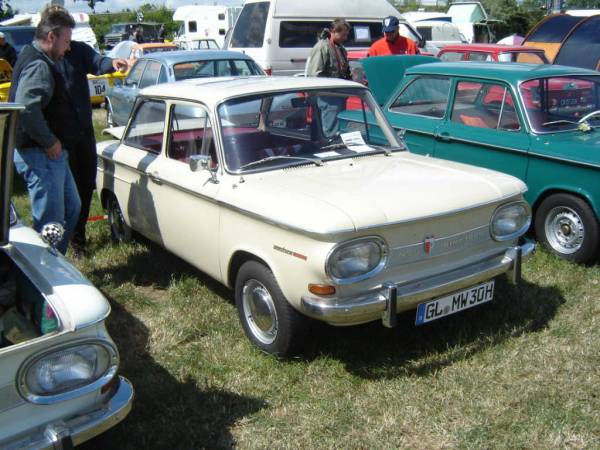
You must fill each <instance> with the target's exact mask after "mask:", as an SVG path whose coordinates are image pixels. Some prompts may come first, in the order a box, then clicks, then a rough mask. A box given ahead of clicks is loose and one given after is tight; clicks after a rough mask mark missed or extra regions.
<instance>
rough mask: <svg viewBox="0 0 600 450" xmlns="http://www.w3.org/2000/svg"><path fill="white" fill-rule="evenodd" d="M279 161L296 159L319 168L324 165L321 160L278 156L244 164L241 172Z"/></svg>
mask: <svg viewBox="0 0 600 450" xmlns="http://www.w3.org/2000/svg"><path fill="white" fill-rule="evenodd" d="M277 159H296V160H299V161H308V162H311V163H314V164H315V165H317V166H322V165H323V161H322V160H321V159H319V158H306V157H304V156H286V155H276V156H267V157H266V158H263V159H259V160H257V161H252V162H249V163H247V164H244V165H243V166H241V167H240V169H239V170H243V169H247V168H248V167H252V166H257V165H259V164H263V163H266V162H269V161H275V160H277Z"/></svg>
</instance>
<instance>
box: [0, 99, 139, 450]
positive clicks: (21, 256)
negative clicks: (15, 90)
mask: <svg viewBox="0 0 600 450" xmlns="http://www.w3.org/2000/svg"><path fill="white" fill-rule="evenodd" d="M19 109H20V107H18V106H15V105H11V104H4V105H2V106H0V133H1V134H0V148H1V150H0V152H1V153H0V173H1V178H0V183H1V185H2V196H1V200H0V210H1V214H2V216H1V217H2V228H1V230H0V239H1V242H0V367H1V370H0V448H2V449H5V450H6V449H62V448H71V447H72V446H73V445H78V444H81V443H82V442H85V441H87V440H89V439H91V438H93V437H94V436H96V435H98V434H100V433H102V432H104V431H106V430H107V429H109V428H110V427H112V426H113V425H115V424H117V423H119V422H120V421H121V420H123V419H124V418H125V416H127V414H128V413H129V411H130V409H131V402H132V399H133V389H132V387H131V384H130V383H129V381H127V380H126V379H125V378H122V377H119V376H118V375H117V369H118V367H119V354H118V352H117V348H116V347H115V344H114V342H113V341H112V339H111V338H110V336H109V335H108V333H107V331H106V328H105V325H104V321H105V319H106V318H107V316H108V314H109V313H110V306H109V304H108V302H107V301H106V299H105V298H104V297H103V296H102V294H101V293H100V292H99V291H98V290H97V289H96V288H94V286H92V285H91V284H90V282H89V281H88V280H87V279H86V278H85V277H84V276H83V275H82V274H81V273H80V272H79V271H78V270H77V269H75V268H74V267H73V266H72V265H71V264H70V263H69V262H68V261H67V260H66V259H65V258H64V257H63V256H62V255H60V254H58V252H57V251H56V250H55V249H54V248H53V247H52V246H51V245H48V244H47V243H45V242H44V241H42V239H41V238H40V236H39V235H38V234H37V233H36V232H35V231H34V230H32V229H31V228H29V227H26V226H24V225H23V224H22V223H20V222H19V220H18V218H17V215H16V213H15V211H14V209H13V208H12V206H11V203H10V195H11V189H12V166H13V164H12V156H13V148H14V138H13V136H14V129H15V128H14V127H15V119H16V116H17V113H18V111H19ZM61 231H62V230H61V228H60V227H59V226H56V225H55V224H49V225H48V226H46V227H45V228H44V230H42V235H44V237H45V238H46V240H47V241H48V242H49V243H54V244H55V243H56V242H57V241H56V239H58V238H59V236H60V234H61Z"/></svg>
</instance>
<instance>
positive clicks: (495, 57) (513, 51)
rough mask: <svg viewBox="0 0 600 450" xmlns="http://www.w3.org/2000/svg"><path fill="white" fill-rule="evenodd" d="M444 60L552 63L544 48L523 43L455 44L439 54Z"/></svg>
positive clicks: (446, 47) (447, 46)
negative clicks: (526, 45)
mask: <svg viewBox="0 0 600 450" xmlns="http://www.w3.org/2000/svg"><path fill="white" fill-rule="evenodd" d="M437 57H438V58H440V59H441V60H442V61H494V62H520V63H531V64H550V62H549V61H548V59H547V58H546V55H545V54H544V50H542V49H539V48H535V47H524V46H521V45H502V44H455V45H446V46H445V47H444V48H443V49H441V50H440V52H439V53H438V54H437Z"/></svg>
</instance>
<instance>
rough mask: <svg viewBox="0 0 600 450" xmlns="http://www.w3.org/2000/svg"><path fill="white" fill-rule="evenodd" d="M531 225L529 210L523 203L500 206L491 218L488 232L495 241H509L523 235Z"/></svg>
mask: <svg viewBox="0 0 600 450" xmlns="http://www.w3.org/2000/svg"><path fill="white" fill-rule="evenodd" d="M530 224H531V209H530V208H529V205H528V204H527V203H525V202H517V203H509V204H508V205H503V206H500V207H499V208H498V209H496V211H495V212H494V215H493V216H492V223H491V227H490V232H491V234H492V238H493V239H494V240H496V241H509V240H511V239H515V238H518V237H519V236H521V235H523V234H525V232H526V231H527V229H528V228H529V225H530Z"/></svg>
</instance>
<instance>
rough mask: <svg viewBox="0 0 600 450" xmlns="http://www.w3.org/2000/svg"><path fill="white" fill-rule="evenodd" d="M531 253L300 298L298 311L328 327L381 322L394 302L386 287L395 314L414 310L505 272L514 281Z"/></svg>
mask: <svg viewBox="0 0 600 450" xmlns="http://www.w3.org/2000/svg"><path fill="white" fill-rule="evenodd" d="M534 251H535V243H533V242H526V243H524V244H523V245H522V246H516V247H509V248H507V249H506V250H505V251H504V252H503V253H498V254H496V255H494V256H492V257H489V258H486V259H484V260H482V261H477V262H475V263H472V264H469V265H467V266H463V267H458V268H456V269H454V270H451V271H449V272H445V273H440V274H438V275H435V276H432V277H428V278H426V279H416V280H410V281H407V282H405V283H401V284H396V283H394V282H387V283H383V284H382V285H380V286H378V287H377V288H376V289H374V290H372V291H370V292H366V293H364V294H362V295H358V296H355V297H352V298H347V299H332V300H328V299H325V298H322V297H321V298H319V297H308V296H304V297H302V298H301V300H300V310H301V311H302V312H303V313H304V314H306V315H307V316H309V317H312V318H314V319H318V320H322V321H324V322H327V323H330V324H332V325H354V324H359V323H365V322H371V321H373V320H377V319H382V320H383V321H385V320H386V317H389V315H390V314H391V313H392V312H390V311H386V307H387V305H390V304H393V303H394V302H390V301H389V299H388V298H387V295H388V294H389V293H390V291H391V289H390V286H395V287H396V289H395V293H396V295H397V307H396V311H395V312H396V313H398V312H401V311H405V310H409V309H414V308H415V307H416V306H417V305H418V303H419V302H421V301H424V300H430V299H433V298H436V297H439V296H442V295H447V294H450V293H452V292H456V291H459V290H461V289H464V288H467V287H469V286H473V285H475V284H477V283H480V282H482V281H486V280H489V279H492V278H494V277H496V276H498V275H501V274H503V273H508V274H507V275H508V277H509V281H513V280H518V279H519V276H520V273H517V272H518V271H519V270H520V264H521V260H522V259H527V258H528V257H530V256H531V255H532V254H533V252H534Z"/></svg>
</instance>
